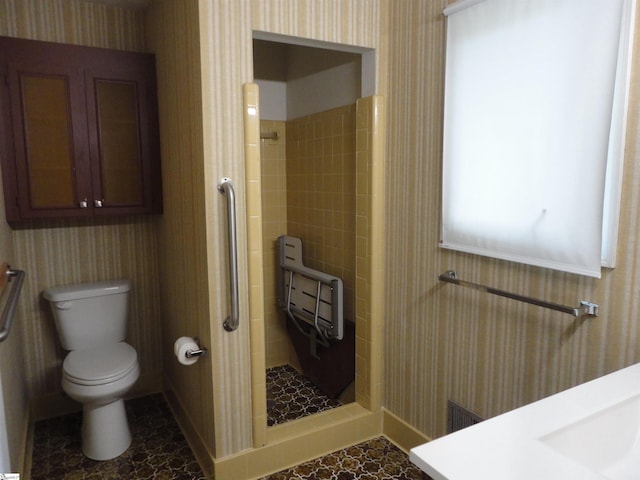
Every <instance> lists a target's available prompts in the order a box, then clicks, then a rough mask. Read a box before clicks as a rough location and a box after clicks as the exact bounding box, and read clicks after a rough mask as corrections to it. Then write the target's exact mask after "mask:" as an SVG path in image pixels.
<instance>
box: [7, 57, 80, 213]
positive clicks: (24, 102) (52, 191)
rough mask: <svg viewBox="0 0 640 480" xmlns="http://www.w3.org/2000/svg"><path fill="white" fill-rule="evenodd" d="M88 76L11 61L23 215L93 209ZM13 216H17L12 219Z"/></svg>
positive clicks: (20, 205)
mask: <svg viewBox="0 0 640 480" xmlns="http://www.w3.org/2000/svg"><path fill="white" fill-rule="evenodd" d="M82 81H83V80H82V76H81V74H80V73H79V72H78V71H77V70H75V69H73V68H65V67H63V66H57V67H56V68H52V67H51V65H46V66H44V65H34V64H30V65H21V64H16V63H11V64H9V67H8V83H9V90H10V92H11V100H10V102H11V118H12V127H13V136H14V151H15V156H16V174H17V179H16V181H17V182H18V185H17V187H18V189H17V190H18V194H17V197H18V198H17V201H18V209H19V214H20V216H21V218H43V217H45V218H46V217H56V216H65V215H74V216H78V215H80V216H81V215H83V214H88V213H89V211H88V209H87V208H86V206H87V203H86V199H88V197H89V195H90V192H89V190H88V188H90V185H88V184H87V182H86V179H88V178H89V171H88V169H87V166H86V165H83V164H82V163H81V162H78V161H77V159H79V158H82V157H83V156H86V154H87V152H86V140H85V138H86V128H85V125H84V124H83V122H81V121H80V118H78V115H77V113H78V112H83V111H84V109H85V106H84V91H83V88H82V85H83V83H82ZM9 220H12V219H9Z"/></svg>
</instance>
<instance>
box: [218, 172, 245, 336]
mask: <svg viewBox="0 0 640 480" xmlns="http://www.w3.org/2000/svg"><path fill="white" fill-rule="evenodd" d="M218 191H219V192H220V193H221V194H222V195H226V196H227V199H228V202H227V224H228V227H229V281H230V283H231V285H230V289H231V315H229V316H228V317H227V318H226V319H225V320H224V323H223V325H224V329H225V330H226V331H227V332H233V331H234V330H235V329H236V328H238V323H239V316H240V313H239V310H240V306H239V303H238V301H239V300H238V239H237V237H236V193H235V190H234V189H233V183H232V182H231V179H230V178H227V177H223V178H222V179H221V180H220V183H218Z"/></svg>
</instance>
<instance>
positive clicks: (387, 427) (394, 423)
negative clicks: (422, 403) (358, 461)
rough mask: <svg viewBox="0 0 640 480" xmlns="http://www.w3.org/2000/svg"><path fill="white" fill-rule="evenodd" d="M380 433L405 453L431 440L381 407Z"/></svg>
mask: <svg viewBox="0 0 640 480" xmlns="http://www.w3.org/2000/svg"><path fill="white" fill-rule="evenodd" d="M382 433H383V434H384V436H385V437H387V438H388V439H389V440H391V441H392V442H393V443H394V444H396V445H397V446H398V447H399V448H400V449H402V450H403V451H404V452H405V453H408V452H409V450H411V449H412V448H413V447H416V446H418V445H422V444H423V443H427V442H430V441H431V440H432V439H431V438H429V437H428V436H426V435H425V434H423V433H422V432H420V431H418V430H416V429H415V428H414V427H412V426H411V425H409V424H408V423H407V422H405V421H404V420H402V419H401V418H400V417H397V416H396V415H394V414H393V413H391V412H390V411H389V410H386V409H384V408H383V409H382Z"/></svg>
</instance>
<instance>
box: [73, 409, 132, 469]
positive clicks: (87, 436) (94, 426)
mask: <svg viewBox="0 0 640 480" xmlns="http://www.w3.org/2000/svg"><path fill="white" fill-rule="evenodd" d="M130 444H131V431H130V430H129V422H128V421H127V414H126V412H125V409H124V401H123V400H122V399H119V400H116V401H114V402H111V403H108V404H106V405H96V404H85V405H84V406H83V409H82V452H83V453H84V454H85V455H86V456H87V457H89V458H91V459H93V460H110V459H112V458H115V457H117V456H119V455H122V454H123V453H124V452H125V451H126V450H127V448H129V445H130Z"/></svg>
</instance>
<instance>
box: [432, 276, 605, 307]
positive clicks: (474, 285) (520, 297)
mask: <svg viewBox="0 0 640 480" xmlns="http://www.w3.org/2000/svg"><path fill="white" fill-rule="evenodd" d="M438 280H440V281H441V282H447V283H453V284H454V285H460V286H462V287H467V288H473V289H475V290H480V291H481V292H486V293H491V294H493V295H498V296H500V297H505V298H510V299H512V300H518V301H519V302H524V303H530V304H532V305H537V306H538V307H544V308H548V309H550V310H555V311H557V312H562V313H568V314H569V315H573V316H574V317H580V316H582V315H589V316H592V317H597V316H598V305H596V304H595V303H591V302H586V301H584V300H583V301H581V302H580V306H578V307H568V306H566V305H560V304H558V303H552V302H546V301H544V300H538V299H535V298H531V297H525V296H524V295H518V294H517V293H511V292H505V291H504V290H498V289H497V288H492V287H487V286H485V285H480V284H478V283H471V282H465V281H464V280H460V279H459V278H458V276H457V274H456V272H455V271H453V270H448V271H446V272H444V273H442V274H440V275H439V276H438Z"/></svg>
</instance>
